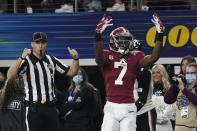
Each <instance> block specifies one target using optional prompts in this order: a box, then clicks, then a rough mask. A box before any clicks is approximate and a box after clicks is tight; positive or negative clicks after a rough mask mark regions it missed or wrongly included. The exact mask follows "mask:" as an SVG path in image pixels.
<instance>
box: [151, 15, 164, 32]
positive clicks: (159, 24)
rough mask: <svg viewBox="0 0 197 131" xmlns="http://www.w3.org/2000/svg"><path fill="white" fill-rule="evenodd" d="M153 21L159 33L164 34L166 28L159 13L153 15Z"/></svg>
mask: <svg viewBox="0 0 197 131" xmlns="http://www.w3.org/2000/svg"><path fill="white" fill-rule="evenodd" d="M151 21H152V22H153V23H154V24H155V27H156V30H157V32H158V33H164V27H163V24H162V21H161V20H160V19H159V16H158V15H157V13H154V14H153V19H151Z"/></svg>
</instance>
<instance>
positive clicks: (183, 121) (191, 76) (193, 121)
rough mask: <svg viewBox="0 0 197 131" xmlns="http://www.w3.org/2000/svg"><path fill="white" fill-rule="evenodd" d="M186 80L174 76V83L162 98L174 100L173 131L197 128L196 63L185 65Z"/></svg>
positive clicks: (191, 130)
mask: <svg viewBox="0 0 197 131" xmlns="http://www.w3.org/2000/svg"><path fill="white" fill-rule="evenodd" d="M185 76H186V77H185V78H186V81H183V79H181V78H176V77H174V78H173V80H174V81H175V83H174V84H173V85H172V86H171V87H170V89H169V90H167V92H166V94H165V97H164V100H165V102H166V103H168V104H171V103H174V102H175V101H176V103H177V104H176V126H175V131H196V129H197V110H196V108H197V101H196V100H197V88H196V87H197V79H196V78H197V64H196V63H190V64H189V65H187V67H186V75H185Z"/></svg>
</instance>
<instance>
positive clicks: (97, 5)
mask: <svg viewBox="0 0 197 131" xmlns="http://www.w3.org/2000/svg"><path fill="white" fill-rule="evenodd" d="M87 6H88V11H89V12H90V11H101V10H102V5H101V1H100V0H92V1H91V2H90V3H88V5H87Z"/></svg>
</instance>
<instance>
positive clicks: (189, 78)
mask: <svg viewBox="0 0 197 131" xmlns="http://www.w3.org/2000/svg"><path fill="white" fill-rule="evenodd" d="M185 78H186V80H187V83H188V84H192V83H193V82H195V81H196V75H194V74H186V75H185Z"/></svg>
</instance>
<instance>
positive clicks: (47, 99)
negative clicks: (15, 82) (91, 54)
mask: <svg viewBox="0 0 197 131" xmlns="http://www.w3.org/2000/svg"><path fill="white" fill-rule="evenodd" d="M31 46H32V48H33V51H31V50H30V49H27V48H25V49H24V51H23V53H22V55H21V56H20V57H19V58H18V59H17V61H16V63H15V64H14V65H12V66H11V67H10V68H9V70H8V73H7V77H8V78H11V77H12V76H15V75H17V74H19V75H21V76H22V77H23V80H24V88H25V94H26V97H25V105H26V125H27V129H29V130H30V131H56V130H57V129H58V124H59V123H58V114H57V110H56V105H55V94H54V73H55V71H58V72H59V73H62V74H63V73H64V74H65V75H67V76H70V77H72V76H73V75H75V74H76V73H77V71H78V68H79V61H78V59H79V55H78V53H77V51H76V50H75V49H70V48H69V47H68V48H67V49H68V51H69V53H70V55H71V56H72V58H73V63H72V65H71V66H70V67H68V66H66V65H64V64H63V63H61V61H59V60H58V59H57V58H56V57H53V56H49V55H47V54H46V53H45V50H46V48H47V36H46V34H45V33H43V32H35V33H34V34H33V36H32V42H31Z"/></svg>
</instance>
